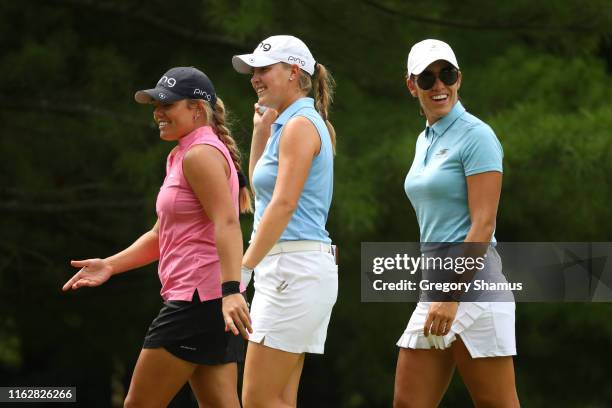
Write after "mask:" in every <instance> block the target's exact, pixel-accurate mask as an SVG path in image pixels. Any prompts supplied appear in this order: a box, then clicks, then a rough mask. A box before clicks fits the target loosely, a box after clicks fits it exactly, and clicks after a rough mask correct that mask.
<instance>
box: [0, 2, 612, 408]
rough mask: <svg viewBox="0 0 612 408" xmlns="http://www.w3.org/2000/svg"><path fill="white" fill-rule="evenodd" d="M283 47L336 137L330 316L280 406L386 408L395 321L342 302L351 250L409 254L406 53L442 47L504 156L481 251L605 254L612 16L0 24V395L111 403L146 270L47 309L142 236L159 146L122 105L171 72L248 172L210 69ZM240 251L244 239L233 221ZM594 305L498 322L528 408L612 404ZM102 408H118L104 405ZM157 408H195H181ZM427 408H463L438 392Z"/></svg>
mask: <svg viewBox="0 0 612 408" xmlns="http://www.w3.org/2000/svg"><path fill="white" fill-rule="evenodd" d="M274 34H293V35H296V36H298V37H300V38H301V39H302V40H304V41H305V42H306V43H307V44H308V46H309V47H310V49H311V51H312V52H313V54H314V56H315V58H316V59H317V60H318V61H319V62H321V63H323V64H325V65H326V66H327V67H328V68H329V69H330V70H331V71H332V73H333V74H334V76H335V78H336V81H337V84H338V87H337V94H336V100H335V104H334V106H333V112H332V115H331V119H332V122H333V124H334V126H335V128H336V130H337V133H338V155H337V156H336V166H335V168H336V176H335V195H334V203H333V208H332V212H331V215H330V219H329V224H328V228H329V230H330V232H331V236H332V237H333V238H334V240H335V241H336V242H337V243H338V244H339V245H340V248H341V257H342V258H341V263H340V295H339V299H338V303H337V304H336V307H335V309H334V314H333V317H332V322H331V325H330V330H329V336H328V343H327V347H326V355H325V357H318V356H313V357H311V358H309V359H307V362H306V368H305V372H304V376H303V381H302V387H301V395H300V399H301V400H300V405H301V406H304V407H388V406H390V405H391V400H392V393H393V377H394V371H395V360H396V354H397V350H396V347H395V346H394V344H395V341H396V340H397V338H398V337H399V335H400V334H401V332H402V331H403V329H404V327H405V324H406V322H407V320H408V318H409V316H410V313H411V311H412V305H410V304H367V303H361V302H360V293H359V259H360V255H359V254H360V242H362V241H417V240H418V227H417V224H416V219H415V215H414V211H413V210H412V207H411V205H410V203H409V202H408V200H407V198H406V196H405V194H404V192H403V180H404V177H405V175H406V172H407V170H408V168H409V166H410V164H411V162H412V158H413V154H414V144H415V140H416V136H417V135H418V133H419V132H420V131H421V129H422V128H423V126H424V122H425V119H424V118H423V117H421V116H419V113H418V112H419V109H418V106H417V103H416V102H415V101H414V100H413V99H412V98H411V97H410V94H409V93H408V91H407V90H406V88H405V79H404V76H405V69H406V68H405V63H406V57H407V54H408V51H409V50H410V47H411V46H412V44H414V43H415V42H417V41H420V40H422V39H425V38H439V39H442V40H444V41H447V42H449V43H450V44H451V45H452V46H453V48H454V49H455V52H456V54H457V56H458V59H459V64H460V65H461V68H462V72H463V83H462V87H461V91H460V95H461V98H462V101H463V103H464V105H465V106H466V107H467V109H468V110H469V111H470V112H472V113H473V114H475V115H476V116H478V117H480V118H481V119H483V120H485V121H486V122H487V123H489V124H490V125H491V126H492V127H493V129H494V130H495V131H496V133H497V135H498V137H499V139H500V140H501V142H502V144H503V146H504V150H505V175H504V187H503V193H502V201H501V205H500V211H499V218H498V226H497V234H496V235H497V238H498V240H499V241H610V240H611V239H610V231H612V206H611V205H610V203H609V202H610V199H611V198H612V195H611V187H610V186H611V185H612V137H611V129H612V86H611V85H610V83H609V82H608V81H610V80H611V78H612V4H611V3H610V2H609V1H607V0H594V1H590V2H582V1H578V0H563V1H556V2H534V1H527V0H517V1H513V2H485V1H476V0H468V1H464V2H455V1H449V0H444V1H439V2H434V3H432V2H429V1H422V0H418V1H410V2H406V1H399V0H362V1H330V2H319V1H314V0H300V1H286V2H275V1H264V0H251V1H241V0H223V1H201V0H186V1H182V2H180V3H172V2H166V1H160V0H150V1H146V2H145V1H138V0H131V1H119V0H100V1H93V0H32V1H28V2H15V1H4V2H0V49H1V50H2V52H1V53H0V75H1V78H2V80H1V81H0V120H1V122H2V130H1V132H0V152H1V155H2V160H1V161H0V211H1V214H2V217H1V218H0V231H1V232H0V299H2V300H1V301H0V302H1V307H0V383H1V384H2V385H21V386H25V385H76V386H77V387H78V390H77V395H78V400H79V405H80V406H86V407H108V406H112V405H116V404H117V401H121V398H122V397H123V393H124V392H125V387H126V386H127V384H128V382H129V378H130V374H131V371H132V369H133V365H134V363H135V360H136V357H137V355H138V352H139V350H140V346H141V344H142V339H143V336H144V333H145V330H146V328H147V327H148V324H149V323H150V321H151V319H152V318H153V317H154V316H155V314H156V313H157V311H158V309H159V307H160V304H161V302H160V298H159V294H158V292H159V282H158V280H157V274H156V265H152V266H150V267H147V268H143V269H142V270H139V271H134V272H131V273H128V274H125V275H123V276H119V277H116V278H113V280H112V281H110V282H109V283H108V284H106V285H104V286H103V287H100V288H96V289H92V290H87V289H84V290H80V291H78V292H76V293H70V294H62V293H61V292H60V287H61V285H62V284H63V282H64V281H65V280H66V279H67V278H68V277H69V276H71V274H72V273H73V271H72V270H71V268H70V266H69V260H70V259H78V258H84V257H96V256H100V257H102V256H107V255H109V254H111V253H114V252H115V251H117V250H120V249H122V248H124V247H125V246H126V245H128V244H130V243H131V242H132V241H133V240H134V239H135V238H137V237H138V236H139V235H140V234H141V233H142V232H144V231H145V230H146V229H148V228H150V227H151V226H152V225H153V223H154V221H155V207H154V200H155V197H156V194H157V190H158V188H159V186H160V184H161V182H162V179H163V172H164V162H165V157H166V154H167V153H168V151H169V150H170V149H171V147H172V146H171V145H170V144H167V143H163V142H161V141H160V140H159V137H158V132H157V130H156V128H155V126H153V123H152V118H151V113H152V110H151V109H150V108H149V107H146V106H141V105H138V104H136V103H134V101H133V94H134V92H135V91H136V90H138V89H143V88H149V87H151V86H153V85H154V84H155V82H156V81H157V79H158V78H159V76H160V75H161V74H162V73H163V72H165V70H167V69H168V68H170V67H172V66H179V65H193V66H196V67H198V68H200V69H202V70H203V71H205V72H206V73H207V74H208V75H209V76H210V77H211V79H212V80H213V82H214V83H215V85H216V88H217V92H218V94H219V96H220V97H221V98H222V99H223V100H224V101H225V103H226V105H227V107H228V108H229V109H230V111H231V113H232V118H233V127H232V129H233V132H234V135H235V137H236V139H237V141H238V143H239V145H240V147H241V150H242V152H243V153H244V157H245V159H244V162H245V164H246V160H247V159H246V158H247V157H248V150H249V143H250V129H251V116H252V104H253V103H254V102H255V100H256V99H255V95H254V93H253V91H252V89H251V87H250V83H249V78H248V76H243V75H239V74H237V73H235V72H234V70H233V69H232V68H231V63H230V60H231V56H232V55H234V54H238V53H244V52H251V51H252V49H253V48H255V46H256V45H257V44H258V42H259V41H261V40H262V39H264V38H265V37H267V36H269V35H274ZM242 223H243V232H244V235H245V237H247V236H248V234H249V233H250V228H251V225H252V224H251V223H252V219H250V218H248V217H244V218H243V219H242ZM611 317H612V305H610V304H563V305H562V304H519V305H518V307H517V342H518V349H519V356H518V357H517V358H516V360H515V362H516V370H517V381H518V389H519V394H520V397H521V401H522V403H523V405H524V406H527V407H540V406H542V407H549V406H555V407H602V406H607V404H610V403H611V402H612V386H611V385H610V380H609V378H608V376H607V375H606V371H605V368H606V367H605V365H604V362H605V361H606V360H607V359H609V355H610V352H611V351H612V340H610V339H612V319H611ZM119 406H120V403H119ZM173 406H175V407H182V406H195V405H194V404H193V402H192V401H190V396H189V394H188V392H184V393H183V394H182V395H180V396H179V397H177V399H176V400H175V402H174V403H173ZM443 406H451V407H455V406H471V403H470V400H469V396H468V394H467V391H466V390H465V388H464V387H463V385H462V384H461V383H460V381H458V379H455V381H454V382H453V383H452V384H451V388H450V390H449V393H448V394H447V396H446V397H445V400H444V402H443Z"/></svg>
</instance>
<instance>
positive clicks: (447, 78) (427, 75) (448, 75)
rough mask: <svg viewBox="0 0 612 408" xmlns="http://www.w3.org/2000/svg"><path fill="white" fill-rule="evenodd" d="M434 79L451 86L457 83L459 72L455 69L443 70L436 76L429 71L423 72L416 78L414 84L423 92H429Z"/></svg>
mask: <svg viewBox="0 0 612 408" xmlns="http://www.w3.org/2000/svg"><path fill="white" fill-rule="evenodd" d="M436 78H440V81H442V83H443V84H445V85H448V86H451V85H455V84H456V83H457V79H459V71H457V69H455V68H444V69H443V70H441V71H440V73H439V74H438V75H436V74H434V73H433V72H431V71H423V72H422V73H421V74H420V75H419V76H417V77H416V83H417V85H418V86H419V88H421V89H422V90H424V91H427V90H430V89H431V88H432V87H433V86H434V84H435V83H436Z"/></svg>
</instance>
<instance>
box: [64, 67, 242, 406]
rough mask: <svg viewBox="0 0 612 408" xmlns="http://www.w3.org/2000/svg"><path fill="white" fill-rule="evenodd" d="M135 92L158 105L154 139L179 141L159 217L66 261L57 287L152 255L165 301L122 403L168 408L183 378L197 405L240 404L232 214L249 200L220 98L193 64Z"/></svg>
mask: <svg viewBox="0 0 612 408" xmlns="http://www.w3.org/2000/svg"><path fill="white" fill-rule="evenodd" d="M135 99H136V101H137V102H139V103H152V104H153V105H154V106H155V110H154V112H153V118H154V120H155V122H156V123H157V124H158V126H159V131H160V138H161V139H163V140H166V141H177V142H178V145H177V146H176V147H175V148H174V149H173V150H172V151H171V152H170V154H169V156H168V160H167V165H166V178H165V180H164V183H163V185H162V187H161V189H160V191H159V195H158V196H157V205H156V210H157V217H158V218H157V222H156V223H155V225H154V226H153V228H152V229H151V230H150V231H148V232H146V233H145V234H144V235H142V236H141V237H140V238H139V239H137V240H136V241H135V242H134V243H133V244H132V245H131V246H130V247H129V248H127V249H125V250H123V251H121V252H119V253H117V254H115V255H113V256H111V257H108V258H106V259H87V260H83V261H72V265H73V266H74V267H77V268H81V269H80V270H79V272H77V273H76V274H75V275H74V276H73V277H72V278H71V279H70V280H69V281H68V282H66V284H65V285H64V287H63V289H64V290H69V289H77V288H80V287H82V286H98V285H101V284H102V283H104V282H106V281H107V280H108V279H109V278H110V277H111V276H113V275H115V274H118V273H122V272H125V271H128V270H132V269H135V268H138V267H140V266H144V265H147V264H149V263H151V262H154V261H156V260H158V259H159V278H160V280H161V284H162V289H161V295H162V297H163V299H164V306H163V307H162V309H161V310H160V312H159V315H158V316H157V317H156V318H155V320H154V321H153V323H151V326H150V327H149V330H148V332H147V334H146V337H145V341H144V345H143V350H142V351H141V353H140V356H139V358H138V361H137V363H136V367H135V369H134V374H133V376H132V381H131V384H130V389H129V392H128V395H127V398H126V401H125V406H126V407H136V406H138V407H154V406H155V407H157V406H160V407H162V406H163V407H165V406H167V405H168V403H169V402H170V401H171V400H172V398H173V397H174V395H175V394H176V393H177V392H178V391H179V390H180V388H181V387H182V386H183V385H184V384H185V383H186V382H187V381H189V384H190V385H191V388H192V390H193V391H194V394H195V395H196V397H197V399H198V402H199V404H200V406H215V407H217V406H218V407H239V406H240V403H239V401H238V395H237V365H236V363H237V362H238V361H242V360H243V359H244V341H243V340H242V338H241V337H240V336H238V334H242V336H243V337H244V338H248V332H251V331H252V329H251V325H250V316H249V312H248V308H247V304H246V301H245V299H244V296H243V294H242V293H241V292H242V291H244V287H242V286H241V285H240V282H239V281H240V266H241V259H242V234H241V231H240V224H239V222H238V213H239V209H240V210H241V211H242V212H246V211H250V209H251V203H250V198H249V193H248V191H247V189H246V182H245V178H244V176H243V175H242V174H241V173H239V171H240V160H239V154H238V149H237V147H236V143H235V142H234V140H233V139H232V137H231V135H230V132H229V130H228V129H227V127H226V126H225V110H224V106H223V103H222V102H221V100H220V99H219V98H217V96H216V93H215V89H214V87H213V84H212V82H211V81H210V80H209V79H208V77H207V76H206V75H205V74H204V73H202V72H201V71H199V70H197V69H195V68H193V67H177V68H172V69H170V70H169V71H168V72H166V73H165V74H164V75H163V76H162V77H161V79H160V80H159V82H158V83H157V85H156V87H155V88H153V89H147V90H143V91H138V92H136V94H135ZM239 203H240V204H239ZM230 331H231V333H230Z"/></svg>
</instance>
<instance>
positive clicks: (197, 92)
mask: <svg viewBox="0 0 612 408" xmlns="http://www.w3.org/2000/svg"><path fill="white" fill-rule="evenodd" d="M193 94H194V95H200V96H203V97H204V99H206V100H207V101H209V102H210V100H211V99H212V96H210V94H209V93H208V92H206V91H204V90H202V89H200V88H196V89H194V90H193Z"/></svg>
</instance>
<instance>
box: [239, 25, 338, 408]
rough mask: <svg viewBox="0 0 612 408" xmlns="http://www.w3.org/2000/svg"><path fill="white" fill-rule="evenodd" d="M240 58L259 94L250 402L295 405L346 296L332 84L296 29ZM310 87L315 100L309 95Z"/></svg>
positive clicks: (253, 167) (250, 260)
mask: <svg viewBox="0 0 612 408" xmlns="http://www.w3.org/2000/svg"><path fill="white" fill-rule="evenodd" d="M232 64H233V66H234V68H235V69H236V70H237V71H238V72H240V73H245V74H251V75H252V77H251V85H252V86H253V89H254V90H255V92H256V93H257V97H258V101H257V103H256V104H255V113H254V117H253V139H252V141H251V156H250V161H249V174H250V176H251V180H252V185H253V188H254V190H253V191H254V192H255V220H254V225H253V235H252V239H251V243H250V246H249V248H248V250H247V251H246V252H245V254H244V257H243V260H242V264H243V273H244V274H245V279H244V280H245V281H247V280H248V279H249V277H250V274H251V271H252V269H253V268H254V269H255V277H254V280H255V296H254V297H253V303H252V306H251V318H252V327H253V333H251V335H250V337H249V345H248V349H247V357H246V361H245V368H244V381H243V390H242V402H243V404H244V407H245V408H249V407H280V406H283V407H289V406H292V407H295V406H296V405H297V391H298V385H299V381H300V376H301V373H302V367H303V364H304V355H305V353H317V354H322V353H323V349H324V344H325V339H326V335H327V326H328V324H329V320H330V316H331V311H332V308H333V305H334V303H335V302H336V296H337V292H338V274H337V272H338V267H337V266H336V264H335V262H334V257H333V255H332V253H331V252H332V248H331V239H330V237H329V234H328V232H327V230H326V228H325V224H326V221H327V215H328V213H329V208H330V206H331V199H332V190H333V158H334V143H335V132H334V129H333V127H332V126H331V124H330V123H329V121H328V120H327V113H328V109H329V105H330V103H331V96H332V81H331V76H330V75H329V74H328V72H327V70H326V69H325V67H324V66H323V65H321V64H320V63H317V62H316V61H315V59H314V58H313V56H312V54H311V53H310V51H309V49H308V47H307V46H306V44H304V43H303V42H302V41H301V40H299V39H298V38H296V37H293V36H289V35H277V36H273V37H269V38H267V39H265V40H263V41H262V42H261V43H260V44H259V45H258V46H257V47H256V48H255V50H254V51H253V53H251V54H245V55H237V56H235V57H234V58H233V60H232ZM312 88H314V99H312V98H308V97H307V95H308V94H309V93H310V90H311V89H312ZM264 106H265V108H264ZM262 374H263V375H262Z"/></svg>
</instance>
